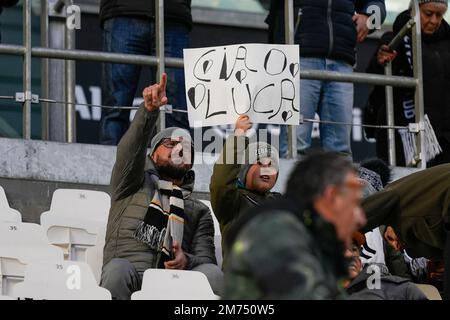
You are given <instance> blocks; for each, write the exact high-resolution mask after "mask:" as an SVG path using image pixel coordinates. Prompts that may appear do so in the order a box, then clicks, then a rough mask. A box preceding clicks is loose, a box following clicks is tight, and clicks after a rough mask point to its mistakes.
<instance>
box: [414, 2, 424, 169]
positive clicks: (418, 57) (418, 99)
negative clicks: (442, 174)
mask: <svg viewBox="0 0 450 320" xmlns="http://www.w3.org/2000/svg"><path fill="white" fill-rule="evenodd" d="M412 16H413V17H414V20H415V22H416V25H415V27H414V28H413V32H412V34H413V35H412V43H413V64H414V78H416V81H417V84H416V93H415V96H414V105H415V113H416V123H418V124H419V133H418V134H416V145H417V156H416V160H417V167H419V168H422V169H425V168H426V167H427V162H426V157H425V129H424V100H423V73H422V29H421V23H420V9H419V2H418V1H417V0H415V1H414V5H413V7H412Z"/></svg>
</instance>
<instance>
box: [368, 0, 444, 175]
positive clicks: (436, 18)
mask: <svg viewBox="0 0 450 320" xmlns="http://www.w3.org/2000/svg"><path fill="white" fill-rule="evenodd" d="M418 3H419V10H420V23H421V30H422V56H421V59H422V65H423V94H424V112H425V114H426V115H428V117H429V119H430V122H431V125H432V126H433V129H434V131H435V133H436V137H437V139H438V141H439V144H440V146H441V148H442V153H441V154H439V155H438V156H437V157H436V158H435V159H433V160H432V161H430V162H429V163H428V164H427V166H428V167H430V166H432V165H438V164H442V163H448V162H450V92H449V90H448V88H449V87H450V77H449V76H448V75H449V74H450V64H449V61H450V25H449V24H448V23H447V22H446V21H445V19H444V15H445V13H446V12H447V7H448V0H418ZM410 19H411V10H410V9H409V10H407V11H404V12H402V13H400V14H399V15H398V16H397V18H396V19H395V22H394V24H393V32H387V33H385V34H384V35H383V36H382V37H381V40H380V46H379V48H378V50H377V53H376V54H375V55H374V57H373V59H372V62H371V63H370V65H369V68H368V72H370V73H378V74H384V65H385V63H386V62H388V61H392V73H393V74H394V75H398V76H406V77H413V76H414V70H413V60H412V59H411V57H412V50H413V45H412V35H411V32H410V33H408V34H407V35H406V36H405V37H403V39H402V40H403V41H401V43H400V45H399V46H398V47H397V48H389V47H388V46H387V45H388V44H389V42H390V41H391V40H392V39H393V38H394V37H395V36H396V35H397V34H398V33H399V32H400V30H401V29H402V28H403V26H404V25H405V24H406V23H407V22H408V21H409V20H410ZM391 49H395V51H393V50H391ZM393 90H394V119H395V125H397V126H408V124H409V123H413V122H415V121H414V117H415V109H414V107H415V106H414V94H415V89H414V88H399V87H398V88H394V89H393ZM364 123H365V124H373V125H385V124H386V97H385V87H384V86H376V87H375V88H374V90H373V92H372V94H371V95H370V98H369V100H368V103H367V105H366V107H365V110H364ZM364 130H365V132H366V135H367V137H369V138H375V139H376V140H377V143H376V150H377V155H378V157H380V158H382V159H384V160H386V161H387V160H388V136H387V132H388V131H387V130H384V129H375V128H367V127H366V128H365V129H364ZM400 132H401V131H395V140H396V159H397V165H400V166H404V165H409V163H406V162H405V153H404V148H402V144H403V143H405V144H408V142H407V140H406V139H404V138H402V135H401V134H400Z"/></svg>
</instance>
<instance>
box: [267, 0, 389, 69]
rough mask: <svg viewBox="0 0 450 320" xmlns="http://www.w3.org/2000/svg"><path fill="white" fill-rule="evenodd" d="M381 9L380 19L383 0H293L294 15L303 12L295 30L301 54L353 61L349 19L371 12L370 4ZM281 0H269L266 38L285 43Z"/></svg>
mask: <svg viewBox="0 0 450 320" xmlns="http://www.w3.org/2000/svg"><path fill="white" fill-rule="evenodd" d="M372 5H375V6H377V7H378V8H379V9H380V13H381V17H380V18H381V21H380V22H383V21H384V19H385V17H386V7H385V4H384V0H294V18H295V19H298V12H299V9H301V12H302V15H301V18H300V19H301V20H300V24H299V28H298V30H297V32H296V34H295V43H297V44H300V56H302V57H320V58H330V59H334V60H339V61H344V62H347V63H348V64H350V65H354V64H355V46H356V39H357V32H356V27H355V24H354V22H353V20H352V17H353V15H354V14H355V12H356V13H360V14H366V15H370V14H372V13H371V12H370V7H371V6H372ZM283 9H284V1H282V0H272V2H271V7H270V13H269V16H268V17H267V19H266V23H267V24H268V25H269V42H271V43H284V11H283Z"/></svg>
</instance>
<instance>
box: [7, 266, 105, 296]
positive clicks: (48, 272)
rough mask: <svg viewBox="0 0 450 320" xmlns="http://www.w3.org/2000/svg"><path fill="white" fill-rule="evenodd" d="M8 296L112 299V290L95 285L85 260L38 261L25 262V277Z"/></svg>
mask: <svg viewBox="0 0 450 320" xmlns="http://www.w3.org/2000/svg"><path fill="white" fill-rule="evenodd" d="M11 296H14V297H18V298H19V299H37V300H44V299H45V300H111V293H110V292H109V291H108V290H106V289H104V288H101V287H99V286H98V285H97V282H96V280H95V278H94V275H93V274H92V271H91V268H90V267H89V266H88V265H87V264H86V263H84V262H76V261H62V262H60V263H49V262H38V263H31V264H30V265H28V267H27V269H26V271H25V279H24V281H23V282H21V283H18V284H17V285H15V286H14V288H13V289H12V294H11Z"/></svg>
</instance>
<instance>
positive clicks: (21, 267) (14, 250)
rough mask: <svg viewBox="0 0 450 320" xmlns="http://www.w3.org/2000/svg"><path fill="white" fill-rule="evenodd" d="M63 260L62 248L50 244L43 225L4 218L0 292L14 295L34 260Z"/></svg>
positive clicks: (0, 228)
mask: <svg viewBox="0 0 450 320" xmlns="http://www.w3.org/2000/svg"><path fill="white" fill-rule="evenodd" d="M63 259H64V258H63V252H62V250H61V249H60V248H57V247H55V246H52V245H51V244H50V242H49V241H48V239H47V236H46V234H45V232H44V229H43V228H42V227H41V226H40V225H38V224H34V223H14V222H1V221H0V294H3V295H10V292H11V289H12V288H13V286H14V285H15V284H17V283H18V282H21V281H23V277H24V275H25V269H26V266H27V265H28V264H30V263H31V262H34V261H48V262H51V263H58V262H61V261H63Z"/></svg>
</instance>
